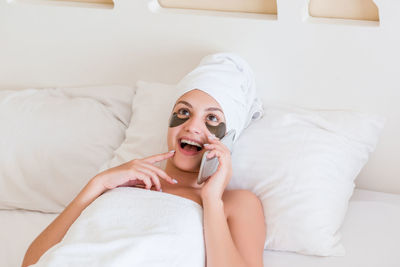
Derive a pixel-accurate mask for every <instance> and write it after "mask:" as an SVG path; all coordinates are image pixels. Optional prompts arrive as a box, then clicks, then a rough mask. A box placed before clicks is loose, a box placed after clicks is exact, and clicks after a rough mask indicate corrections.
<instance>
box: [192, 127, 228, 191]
mask: <svg viewBox="0 0 400 267" xmlns="http://www.w3.org/2000/svg"><path fill="white" fill-rule="evenodd" d="M235 135H236V131H235V130H230V131H229V132H227V133H226V134H225V136H224V137H222V139H221V142H222V143H223V144H224V145H226V146H227V147H228V148H229V151H231V153H232V148H233V140H234V138H235ZM209 152H210V151H206V152H204V154H203V157H202V158H201V164H200V171H199V176H197V184H202V183H204V182H205V181H206V180H207V179H208V178H209V177H210V176H211V175H213V174H214V173H215V172H216V171H217V168H218V164H219V162H218V158H217V157H214V158H211V159H208V158H207V155H208V153H209Z"/></svg>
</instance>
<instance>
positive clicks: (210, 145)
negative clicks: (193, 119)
mask: <svg viewBox="0 0 400 267" xmlns="http://www.w3.org/2000/svg"><path fill="white" fill-rule="evenodd" d="M203 146H204V148H205V149H207V150H211V149H215V145H214V144H204V145H203Z"/></svg>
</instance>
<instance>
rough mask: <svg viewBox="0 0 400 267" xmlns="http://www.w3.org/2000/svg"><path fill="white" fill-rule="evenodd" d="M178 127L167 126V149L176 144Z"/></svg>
mask: <svg viewBox="0 0 400 267" xmlns="http://www.w3.org/2000/svg"><path fill="white" fill-rule="evenodd" d="M177 128H179V127H173V128H168V133H167V143H168V149H169V150H171V149H173V148H174V147H175V145H176V142H177V140H176V138H177V135H178V132H179V129H177Z"/></svg>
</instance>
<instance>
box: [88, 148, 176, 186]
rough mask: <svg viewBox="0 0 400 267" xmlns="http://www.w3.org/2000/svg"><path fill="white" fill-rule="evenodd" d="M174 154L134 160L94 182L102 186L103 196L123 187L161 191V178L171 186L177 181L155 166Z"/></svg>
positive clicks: (107, 171) (95, 178)
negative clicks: (106, 192) (107, 192)
mask: <svg viewBox="0 0 400 267" xmlns="http://www.w3.org/2000/svg"><path fill="white" fill-rule="evenodd" d="M174 153H175V152H174V151H169V152H166V153H162V154H158V155H154V156H150V157H147V158H143V159H134V160H131V161H128V162H126V163H124V164H122V165H119V166H116V167H114V168H110V169H108V170H105V171H103V172H101V173H99V174H97V175H96V176H95V177H94V178H93V180H96V184H98V185H101V187H102V192H101V194H102V193H104V192H105V191H107V190H110V189H114V188H116V187H121V186H131V187H144V188H146V189H150V188H152V186H153V185H154V186H155V188H156V190H157V191H161V183H160V179H159V178H162V179H164V180H166V181H167V182H169V183H171V184H176V180H175V179H172V178H171V177H170V176H169V175H168V174H167V173H166V172H165V171H164V170H162V169H160V168H159V167H157V166H154V165H153V164H154V163H156V162H160V161H163V160H166V159H168V158H171V157H172V156H173V155H174Z"/></svg>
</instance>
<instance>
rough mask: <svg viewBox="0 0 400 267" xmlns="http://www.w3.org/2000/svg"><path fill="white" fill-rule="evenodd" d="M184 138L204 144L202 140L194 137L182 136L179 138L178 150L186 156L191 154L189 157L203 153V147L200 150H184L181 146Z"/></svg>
mask: <svg viewBox="0 0 400 267" xmlns="http://www.w3.org/2000/svg"><path fill="white" fill-rule="evenodd" d="M182 139H186V140H189V141H192V142H196V143H199V144H202V142H199V141H198V140H195V139H193V138H188V137H181V138H179V139H178V150H179V152H181V153H182V154H184V155H185V156H189V157H194V156H196V155H198V154H201V153H202V151H203V148H202V149H201V150H200V151H187V150H184V149H183V148H182V147H181V140H182Z"/></svg>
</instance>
